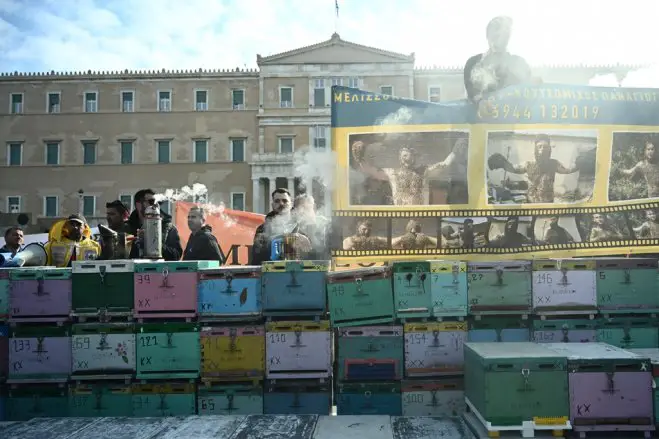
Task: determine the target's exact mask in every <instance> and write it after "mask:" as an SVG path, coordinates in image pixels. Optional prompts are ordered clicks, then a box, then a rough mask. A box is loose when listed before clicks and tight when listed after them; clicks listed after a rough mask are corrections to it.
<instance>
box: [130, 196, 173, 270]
mask: <svg viewBox="0 0 659 439" xmlns="http://www.w3.org/2000/svg"><path fill="white" fill-rule="evenodd" d="M155 203H156V196H155V192H154V191H153V190H152V189H142V190H139V191H137V192H136V193H135V210H133V213H131V214H130V217H129V218H128V221H127V222H126V232H127V233H129V234H131V235H133V236H136V237H137V242H135V243H134V244H133V245H132V246H131V249H130V258H131V259H140V258H142V257H143V255H142V253H143V249H144V247H143V242H144V240H143V236H144V230H143V228H142V225H143V224H144V211H145V210H146V208H147V207H148V206H152V205H154V204H155ZM160 216H161V218H162V257H163V259H165V260H166V261H179V260H180V259H181V256H182V255H183V247H181V238H180V236H179V234H178V230H177V229H176V226H174V224H172V217H171V216H170V215H168V214H166V213H164V212H161V213H160Z"/></svg>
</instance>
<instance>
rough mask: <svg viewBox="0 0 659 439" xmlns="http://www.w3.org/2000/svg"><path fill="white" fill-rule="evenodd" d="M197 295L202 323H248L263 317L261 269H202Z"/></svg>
mask: <svg viewBox="0 0 659 439" xmlns="http://www.w3.org/2000/svg"><path fill="white" fill-rule="evenodd" d="M197 291H198V305H197V314H198V316H199V320H200V321H204V322H211V321H226V320H241V321H245V320H251V319H258V318H259V317H260V316H261V267H260V266H244V267H219V268H202V269H200V270H199V284H198V286H197Z"/></svg>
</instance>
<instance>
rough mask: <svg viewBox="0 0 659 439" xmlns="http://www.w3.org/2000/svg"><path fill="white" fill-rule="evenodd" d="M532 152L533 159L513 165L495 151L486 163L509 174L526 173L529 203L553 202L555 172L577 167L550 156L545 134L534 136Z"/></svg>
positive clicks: (574, 169) (558, 172) (567, 170)
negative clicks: (566, 165) (564, 164)
mask: <svg viewBox="0 0 659 439" xmlns="http://www.w3.org/2000/svg"><path fill="white" fill-rule="evenodd" d="M534 154H535V160H530V161H528V162H526V163H522V164H521V165H513V164H511V163H510V162H509V161H508V160H507V159H506V158H505V157H504V156H503V155H501V154H499V153H498V152H497V153H494V154H492V155H491V156H490V158H489V159H488V160H487V163H488V166H489V168H490V169H491V170H492V169H503V170H505V171H507V172H510V173H511V174H526V177H527V178H528V180H529V190H528V192H527V197H528V202H529V203H553V202H554V181H555V180H556V174H574V173H575V172H578V171H579V167H578V166H576V165H575V166H571V167H569V168H566V167H565V166H563V165H562V164H561V163H560V162H559V161H558V160H556V159H553V158H551V141H550V138H549V136H548V135H546V134H539V135H538V136H536V138H535V149H534Z"/></svg>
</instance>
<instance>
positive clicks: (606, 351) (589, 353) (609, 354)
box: [544, 343, 648, 361]
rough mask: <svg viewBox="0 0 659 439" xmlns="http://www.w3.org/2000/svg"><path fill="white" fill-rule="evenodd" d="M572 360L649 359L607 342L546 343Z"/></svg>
mask: <svg viewBox="0 0 659 439" xmlns="http://www.w3.org/2000/svg"><path fill="white" fill-rule="evenodd" d="M544 345H545V346H546V347H548V348H549V349H552V350H554V351H556V352H557V353H559V354H561V355H563V356H565V357H567V359H568V361H570V360H643V359H644V360H645V361H647V360H648V357H642V356H640V355H637V354H635V353H633V352H630V351H626V350H624V349H621V348H619V347H616V346H612V345H610V344H606V343H544Z"/></svg>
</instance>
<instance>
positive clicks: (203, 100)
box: [194, 90, 208, 111]
mask: <svg viewBox="0 0 659 439" xmlns="http://www.w3.org/2000/svg"><path fill="white" fill-rule="evenodd" d="M194 108H195V110H196V111H207V110H208V90H195V92H194Z"/></svg>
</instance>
